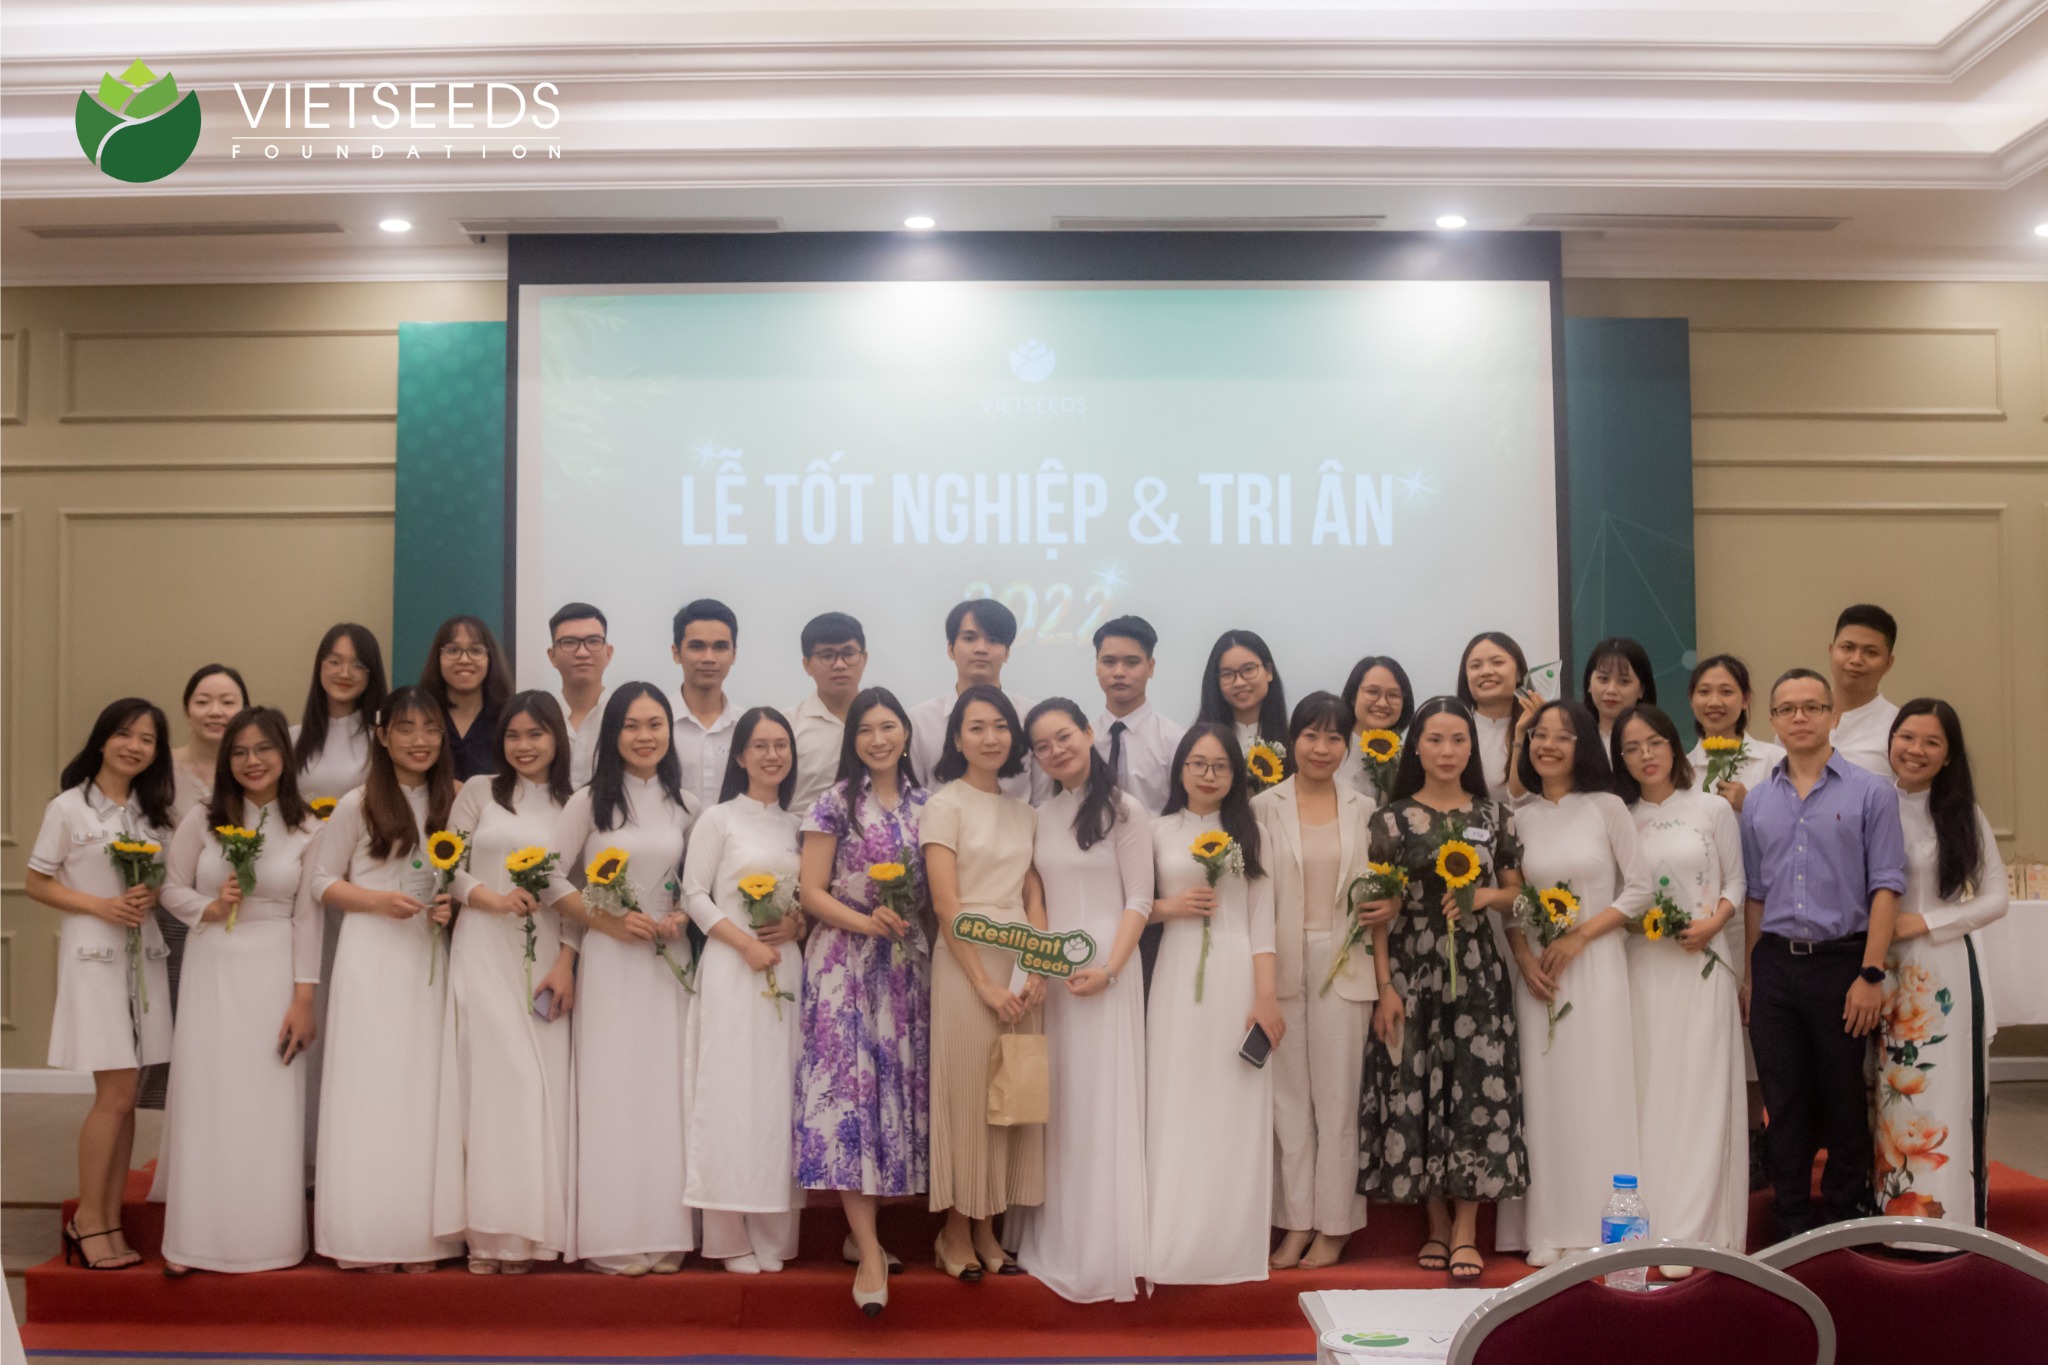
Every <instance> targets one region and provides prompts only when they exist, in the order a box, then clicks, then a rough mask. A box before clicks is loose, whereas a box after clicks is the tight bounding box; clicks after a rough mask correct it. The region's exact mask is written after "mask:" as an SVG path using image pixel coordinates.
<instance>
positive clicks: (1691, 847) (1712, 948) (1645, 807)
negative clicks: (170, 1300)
mask: <svg viewBox="0 0 2048 1365" xmlns="http://www.w3.org/2000/svg"><path fill="white" fill-rule="evenodd" d="M1683 742H1684V741H1682V740H1681V739H1679V737H1678V727H1677V726H1676V725H1674V724H1672V722H1671V717H1669V716H1667V715H1665V714H1664V713H1663V712H1662V711H1660V710H1658V709H1657V708H1656V707H1654V706H1634V707H1630V708H1629V709H1628V710H1626V711H1623V712H1622V713H1621V714H1620V715H1619V716H1618V717H1616V719H1615V725H1614V736H1613V746H1614V747H1613V749H1612V751H1611V752H1612V756H1613V760H1614V785H1615V791H1616V794H1617V795H1619V796H1620V797H1621V799H1622V800H1623V801H1626V802H1627V803H1628V807H1629V814H1630V815H1631V816H1632V817H1634V820H1635V826H1636V854H1637V857H1638V858H1639V859H1640V860H1641V863H1642V865H1643V867H1644V868H1646V869H1647V870H1648V872H1649V874H1650V876H1651V877H1652V879H1653V882H1652V894H1653V895H1654V896H1655V897H1657V903H1656V904H1654V905H1652V906H1651V907H1650V909H1649V911H1648V912H1647V913H1652V914H1657V915H1658V916H1659V918H1658V920H1657V921H1656V922H1654V923H1650V924H1646V926H1645V927H1646V928H1655V930H1656V937H1655V938H1651V937H1650V936H1649V934H1648V933H1644V934H1640V935H1635V934H1632V935H1630V936H1629V940H1628V943H1627V945H1626V948H1627V956H1628V995H1629V1004H1630V1008H1631V1009H1632V1010H1633V1012H1634V1028H1633V1030H1632V1031H1633V1033H1634V1035H1635V1053H1636V1114H1637V1119H1638V1122H1637V1132H1638V1134H1639V1135H1640V1139H1641V1145H1642V1157H1641V1164H1642V1170H1641V1172H1640V1174H1641V1176H1642V1177H1643V1188H1644V1189H1646V1190H1649V1191H1650V1192H1651V1194H1650V1196H1649V1197H1650V1198H1651V1199H1653V1200H1655V1202H1656V1220H1657V1235H1658V1236H1659V1237H1673V1238H1677V1239H1679V1240H1681V1241H1690V1242H1706V1243H1709V1244H1711V1245H1713V1246H1717V1247H1720V1248H1722V1249H1723V1250H1725V1251H1737V1252H1739V1251H1741V1250H1742V1246H1743V1236H1744V1234H1745V1233H1746V1232H1747V1230H1748V1226H1749V1110H1748V1102H1747V1097H1746V1089H1745V1085H1744V1082H1743V1055H1742V1005H1741V1002H1740V999H1739V995H1740V987H1741V984H1742V980H1741V977H1740V975H1739V973H1740V972H1741V971H1742V967H1743V954H1742V948H1741V945H1742V924H1741V921H1740V920H1738V919H1737V918H1736V916H1735V907H1736V906H1738V905H1741V904H1742V899H1743V895H1744V891H1745V886H1746V878H1745V876H1744V874H1743V870H1742V831H1741V830H1740V828H1739V827H1738V826H1737V825H1736V823H1735V811H1734V808H1733V807H1731V806H1730V805H1729V804H1728V802H1727V801H1726V800H1725V799H1723V798H1722V797H1720V796H1717V795H1715V794H1714V793H1712V792H1703V791H1701V790H1700V789H1699V783H1698V782H1696V781H1695V780H1694V773H1693V770H1692V765H1691V764H1690V763H1689V762H1687V761H1686V758H1685V756H1684V755H1683V754H1682V753H1681V752H1680V746H1681V745H1682V744H1683ZM1666 902H1668V903H1669V904H1670V905H1673V906H1676V907H1678V909H1680V910H1681V911H1683V912H1684V913H1685V914H1686V915H1688V916H1690V917H1691V923H1690V924H1688V925H1687V926H1686V928H1685V929H1684V930H1683V931H1680V930H1677V929H1675V928H1673V927H1672V926H1670V925H1668V924H1664V923H1663V922H1662V915H1663V913H1664V912H1663V911H1662V910H1661V908H1660V907H1662V906H1663V905H1664V904H1665V903H1666ZM1710 954H1711V956H1710ZM1571 1022H1572V1021H1571V1020H1566V1021H1565V1022H1564V1024H1562V1025H1560V1027H1569V1026H1570V1024H1571ZM1689 1273H1691V1272H1690V1271H1689V1270H1688V1269H1687V1268H1686V1267H1683V1266H1666V1267H1665V1268H1664V1276H1665V1278H1666V1279H1682V1278H1684V1276H1686V1275H1687V1274H1689Z"/></svg>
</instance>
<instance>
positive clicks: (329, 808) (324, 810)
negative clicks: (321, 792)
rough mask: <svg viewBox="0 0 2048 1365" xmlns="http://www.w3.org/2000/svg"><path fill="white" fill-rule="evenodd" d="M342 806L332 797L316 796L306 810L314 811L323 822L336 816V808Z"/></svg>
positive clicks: (307, 804) (308, 803)
mask: <svg viewBox="0 0 2048 1365" xmlns="http://www.w3.org/2000/svg"><path fill="white" fill-rule="evenodd" d="M340 804H341V803H340V802H339V801H336V800H335V799H334V798H333V797H331V796H316V797H314V798H313V799H312V800H311V801H308V802H307V803H306V809H308V810H310V811H312V812H313V814H315V815H317V816H319V817H320V818H321V819H322V820H325V819H326V818H327V817H328V816H330V815H332V814H334V808H335V807H336V806H338V805H340Z"/></svg>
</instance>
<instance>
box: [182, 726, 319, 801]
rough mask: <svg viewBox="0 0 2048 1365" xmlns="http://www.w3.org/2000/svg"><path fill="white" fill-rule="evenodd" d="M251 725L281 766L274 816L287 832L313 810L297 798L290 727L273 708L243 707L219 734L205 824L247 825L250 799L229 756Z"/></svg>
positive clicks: (297, 791)
mask: <svg viewBox="0 0 2048 1365" xmlns="http://www.w3.org/2000/svg"><path fill="white" fill-rule="evenodd" d="M251 726H254V727H255V728H256V731H257V733H258V734H260V735H262V736H263V737H264V738H265V739H267V740H269V741H270V743H271V745H272V746H273V747H274V748H276V750H277V756H278V759H279V761H280V762H281V763H282V764H283V767H282V768H281V769H280V770H279V771H278V774H277V815H278V818H279V819H280V820H282V821H284V826H285V828H286V829H297V828H298V827H299V826H300V825H303V824H305V823H306V818H307V817H308V816H310V815H311V814H312V813H313V811H312V808H311V807H310V806H308V805H307V804H306V798H305V797H303V796H301V795H299V775H298V773H297V772H295V771H294V770H293V769H292V731H291V725H290V724H289V723H288V722H287V721H286V720H285V718H284V712H282V711H280V710H278V709H277V708H276V707H273V706H247V707H244V708H242V709H241V710H240V711H237V712H236V713H235V718H234V719H233V720H231V721H229V722H228V728H227V729H226V730H223V731H222V732H221V740H220V754H219V756H218V757H217V758H215V759H214V763H213V794H212V796H210V797H209V798H208V799H207V802H206V823H207V824H208V825H210V826H212V827H213V828H215V829H218V828H220V827H221V826H222V825H246V824H248V823H249V796H248V793H247V792H245V791H244V790H243V789H242V784H241V783H240V782H237V781H236V780H235V765H234V760H233V758H231V757H230V755H231V754H232V753H233V752H234V747H235V736H236V735H238V734H240V733H241V732H242V731H244V730H246V729H248V728H249V727H251Z"/></svg>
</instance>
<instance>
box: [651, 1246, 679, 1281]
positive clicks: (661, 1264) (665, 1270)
mask: <svg viewBox="0 0 2048 1365" xmlns="http://www.w3.org/2000/svg"><path fill="white" fill-rule="evenodd" d="M682 1268H683V1253H682V1252H680V1251H671V1252H670V1253H669V1254H668V1255H666V1256H664V1257H662V1258H661V1259H660V1260H658V1261H656V1262H655V1263H654V1264H653V1265H651V1266H649V1267H647V1273H648V1274H650V1275H673V1274H675V1273H676V1272H678V1271H680V1270H681V1269H682Z"/></svg>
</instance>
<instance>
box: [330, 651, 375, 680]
mask: <svg viewBox="0 0 2048 1365" xmlns="http://www.w3.org/2000/svg"><path fill="white" fill-rule="evenodd" d="M320 666H321V667H322V668H331V669H333V670H334V671H335V672H336V673H339V674H341V675H342V676H343V677H344V678H366V677H368V676H369V674H370V670H369V667H368V665H366V664H365V663H364V662H363V661H362V660H361V659H344V658H342V657H341V656H340V655H339V654H330V655H328V656H327V657H326V658H324V659H322V660H321V661H320Z"/></svg>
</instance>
